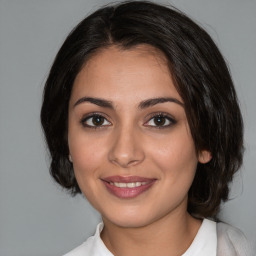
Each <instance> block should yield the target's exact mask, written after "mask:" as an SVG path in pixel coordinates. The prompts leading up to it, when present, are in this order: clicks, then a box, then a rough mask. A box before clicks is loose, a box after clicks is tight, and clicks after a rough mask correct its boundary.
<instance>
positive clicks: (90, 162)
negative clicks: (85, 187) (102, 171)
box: [69, 132, 105, 186]
mask: <svg viewBox="0 0 256 256" xmlns="http://www.w3.org/2000/svg"><path fill="white" fill-rule="evenodd" d="M73 134H74V136H73ZM104 148H105V147H104V141H103V140H102V139H94V140H93V141H92V140H91V139H90V137H89V136H88V137H86V136H84V134H81V136H79V132H77V133H73V132H70V134H69V150H70V154H71V155H72V159H73V166H74V172H75V176H76V178H77V181H78V183H79V185H80V186H81V183H86V182H89V181H90V179H91V178H94V177H96V176H97V170H98V169H99V167H100V165H101V164H102V161H103V159H104V155H105V152H104Z"/></svg>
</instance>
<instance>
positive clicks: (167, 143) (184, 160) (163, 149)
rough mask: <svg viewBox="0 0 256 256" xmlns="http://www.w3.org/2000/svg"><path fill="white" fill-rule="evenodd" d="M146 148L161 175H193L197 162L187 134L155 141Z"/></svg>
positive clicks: (176, 134) (193, 147)
mask: <svg viewBox="0 0 256 256" xmlns="http://www.w3.org/2000/svg"><path fill="white" fill-rule="evenodd" d="M148 148H149V149H150V155H151V158H152V159H153V161H154V162H155V164H156V165H157V166H158V167H159V168H160V169H161V170H162V173H163V175H168V176H170V175H172V176H181V175H183V174H185V175H188V174H189V173H191V174H192V175H194V173H195V170H196V166H197V162H198V160H197V155H196V151H195V146H194V142H193V140H192V138H191V136H190V134H188V133H187V132H180V133H175V136H171V135H170V136H169V138H162V139H159V140H155V142H154V143H151V144H150V143H149V145H148Z"/></svg>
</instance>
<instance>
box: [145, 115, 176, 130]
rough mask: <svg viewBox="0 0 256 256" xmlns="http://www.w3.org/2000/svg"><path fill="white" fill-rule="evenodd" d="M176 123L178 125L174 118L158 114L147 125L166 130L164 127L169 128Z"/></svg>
mask: <svg viewBox="0 0 256 256" xmlns="http://www.w3.org/2000/svg"><path fill="white" fill-rule="evenodd" d="M175 123H176V121H175V120H174V119H173V118H171V117H169V116H167V115H165V114H157V115H155V116H153V117H151V119H150V120H149V121H148V122H147V123H146V124H145V125H146V126H153V127H157V128H164V127H169V126H171V125H173V124H175Z"/></svg>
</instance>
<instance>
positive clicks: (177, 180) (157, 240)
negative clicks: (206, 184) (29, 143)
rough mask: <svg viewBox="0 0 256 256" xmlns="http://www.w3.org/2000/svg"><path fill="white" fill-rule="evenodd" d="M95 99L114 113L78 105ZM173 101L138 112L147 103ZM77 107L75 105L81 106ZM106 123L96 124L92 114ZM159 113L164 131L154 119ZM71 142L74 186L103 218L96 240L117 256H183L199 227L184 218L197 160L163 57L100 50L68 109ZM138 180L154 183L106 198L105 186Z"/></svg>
mask: <svg viewBox="0 0 256 256" xmlns="http://www.w3.org/2000/svg"><path fill="white" fill-rule="evenodd" d="M83 97H91V98H100V99H104V100H106V101H108V102H109V103H111V107H109V106H108V107H106V106H98V105H97V104H95V102H94V103H92V102H88V101H82V100H80V99H81V98H83ZM163 97H164V98H166V97H168V98H172V99H174V101H173V102H170V101H168V102H164V103H157V104H155V105H150V106H146V107H145V106H144V108H141V107H139V106H140V105H141V102H144V101H146V100H149V99H152V98H163ZM79 100H80V101H79ZM95 112H96V113H97V114H98V115H101V116H103V117H102V118H101V121H102V122H101V124H100V125H98V126H96V127H95V125H94V124H93V122H92V121H93V120H95V118H94V119H92V118H90V116H91V114H92V113H95ZM157 114H161V115H162V117H161V125H158V124H159V123H157V125H156V123H155V120H156V118H155V116H156V115H157ZM68 120H69V121H68V142H69V149H70V155H71V156H72V161H73V166H74V171H75V176H76V179H77V182H78V184H79V186H80V188H81V190H82V192H83V193H84V195H85V196H86V198H87V199H88V200H89V201H90V203H91V204H92V205H93V207H95V208H96V209H97V210H98V211H99V212H100V213H101V215H102V219H103V221H104V229H103V231H102V233H101V238H102V240H103V242H104V243H105V245H106V246H107V247H108V249H109V250H110V251H111V252H112V253H113V254H114V255H122V256H126V255H135V256H136V255H149V256H150V255H161V256H164V255H168V256H171V255H181V254H182V253H184V252H185V251H186V249H187V248H188V247H189V246H190V244H191V242H192V241H193V239H194V237H195V235H196V233H197V231H198V229H199V227H200V225H201V221H200V220H197V219H195V218H193V217H192V216H190V215H189V214H188V213H187V197H188V196H187V195H188V190H189V188H190V186H191V184H192V181H193V179H194V175H195V171H196V166H197V163H198V161H199V162H201V163H206V162H208V161H209V160H210V158H211V156H210V153H209V152H208V151H202V152H196V150H195V145H194V141H193V139H192V136H191V133H190V129H189V125H188V122H187V118H186V114H185V111H184V106H183V101H182V99H181V97H180V95H179V94H178V92H177V90H176V89H175V87H174V84H173V80H172V77H171V75H170V72H169V70H168V67H167V61H166V59H165V57H164V56H163V54H162V53H161V52H159V51H158V50H156V49H154V48H153V47H150V46H146V45H140V46H137V47H134V48H132V49H129V50H122V49H120V48H118V47H117V46H111V47H109V48H107V49H103V50H101V51H99V52H98V53H97V54H96V55H94V56H93V57H92V58H91V59H90V60H89V61H88V62H87V63H86V64H85V65H84V67H83V69H82V70H81V71H80V73H79V74H78V75H77V77H76V79H75V82H74V85H73V90H72V94H71V98H70V104H69V119H68ZM114 175H119V176H123V177H129V176H140V177H146V178H150V179H155V180H156V181H155V182H154V184H153V185H152V186H151V187H150V188H149V189H148V190H147V191H145V192H144V193H142V194H140V195H139V196H137V197H135V198H129V199H123V198H118V197H116V196H115V195H113V194H111V193H110V192H109V191H108V190H107V189H106V186H105V185H104V183H103V182H102V179H103V178H105V177H108V176H114Z"/></svg>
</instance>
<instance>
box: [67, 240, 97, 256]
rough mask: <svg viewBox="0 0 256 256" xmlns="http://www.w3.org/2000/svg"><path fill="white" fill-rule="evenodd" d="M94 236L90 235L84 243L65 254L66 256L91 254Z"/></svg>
mask: <svg viewBox="0 0 256 256" xmlns="http://www.w3.org/2000/svg"><path fill="white" fill-rule="evenodd" d="M93 244H94V242H93V237H89V238H88V239H87V240H86V241H85V242H84V243H82V244H81V245H80V246H78V247H76V248H75V249H73V250H72V251H70V252H69V253H67V254H65V255H64V256H87V255H88V256H89V255H92V254H91V253H92V250H93Z"/></svg>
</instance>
